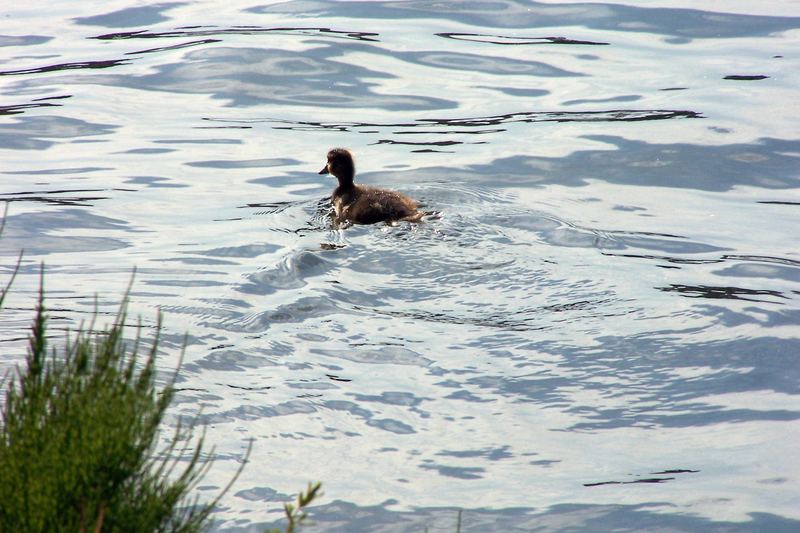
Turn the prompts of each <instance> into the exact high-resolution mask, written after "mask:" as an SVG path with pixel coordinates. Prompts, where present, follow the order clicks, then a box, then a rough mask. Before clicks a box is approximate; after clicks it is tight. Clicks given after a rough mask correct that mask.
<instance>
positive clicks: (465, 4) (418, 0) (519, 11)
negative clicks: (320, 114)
mask: <svg viewBox="0 0 800 533" xmlns="http://www.w3.org/2000/svg"><path fill="white" fill-rule="evenodd" d="M247 11H250V12H252V13H284V14H294V15H302V14H304V13H308V12H314V13H316V14H318V16H327V17H341V18H354V19H358V18H363V17H364V16H369V17H370V18H383V19H405V20H407V19H413V18H425V19H431V18H433V19H441V20H444V21H448V22H451V23H459V24H466V25H469V26H473V27H476V28H520V29H525V30H530V29H531V28H552V27H559V28H561V27H570V26H578V27H585V28H590V29H594V30H606V31H621V32H647V33H650V34H660V35H668V36H671V37H674V38H682V39H703V38H715V39H725V38H737V37H751V36H763V35H770V34H774V33H777V32H781V31H786V30H791V29H796V28H798V27H800V17H777V16H773V17H770V16H756V15H743V14H734V13H719V12H712V11H703V10H700V9H676V8H668V7H664V8H650V7H647V8H644V7H635V6H627V5H620V4H610V3H606V4H588V3H584V4H557V3H555V4H550V3H541V2H523V1H518V0H516V1H515V0H493V1H460V2H433V1H429V0H411V1H400V2H398V1H384V2H369V1H360V2H346V3H342V4H340V3H335V4H331V3H327V2H321V1H313V0H309V1H303V2H288V3H287V2H284V3H279V4H275V5H265V6H258V7H253V8H249V9H248V10H247Z"/></svg>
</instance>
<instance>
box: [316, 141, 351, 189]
mask: <svg viewBox="0 0 800 533" xmlns="http://www.w3.org/2000/svg"><path fill="white" fill-rule="evenodd" d="M319 173H320V174H333V175H334V176H336V177H337V178H338V180H339V184H340V185H345V184H352V183H353V177H354V176H355V174H356V165H355V163H353V154H351V153H350V152H349V151H348V150H346V149H345V148H334V149H333V150H331V151H329V152H328V163H327V164H326V165H325V167H324V168H323V169H322V170H320V171H319Z"/></svg>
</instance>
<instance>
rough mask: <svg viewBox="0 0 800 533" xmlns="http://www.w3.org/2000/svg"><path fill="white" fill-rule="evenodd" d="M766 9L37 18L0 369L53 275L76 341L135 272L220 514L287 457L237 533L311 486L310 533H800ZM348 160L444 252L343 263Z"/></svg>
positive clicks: (789, 288) (4, 145) (785, 57)
mask: <svg viewBox="0 0 800 533" xmlns="http://www.w3.org/2000/svg"><path fill="white" fill-rule="evenodd" d="M749 4H751V3H750V2H727V3H725V4H724V5H723V4H722V3H719V2H713V1H711V0H708V1H704V2H684V1H680V0H675V1H673V2H669V1H664V2H655V1H653V2H637V3H635V5H627V4H621V3H620V4H589V3H574V2H560V3H555V2H553V3H534V2H512V1H510V0H497V1H486V2H438V3H437V2H423V1H409V2H399V1H398V2H339V3H331V2H316V1H297V2H288V3H265V2H261V3H259V2H252V3H251V2H247V1H244V0H239V1H232V2H226V3H219V2H192V3H185V2H172V3H167V2H165V3H160V4H149V5H142V4H140V3H136V2H131V1H128V2H125V1H118V2H92V1H87V2H80V3H76V2H67V1H51V2H47V6H46V9H45V8H44V7H43V6H44V4H40V5H32V6H27V7H26V6H23V5H22V4H19V5H16V6H14V7H12V8H10V9H7V10H6V11H5V13H4V14H5V16H4V17H3V18H2V19H0V57H2V60H0V70H2V72H0V83H1V84H2V94H3V98H2V113H3V114H4V116H3V117H2V121H0V151H1V152H2V161H3V168H2V169H0V172H2V188H1V189H0V194H1V195H2V196H1V197H2V199H4V200H6V201H8V202H9V205H10V207H9V213H8V217H7V224H6V228H5V232H4V234H3V237H2V239H0V247H1V248H0V252H1V253H2V257H3V262H2V265H3V272H4V274H5V275H4V278H6V279H7V278H8V275H9V273H10V271H11V268H12V265H13V263H14V260H15V257H16V254H17V253H18V252H19V250H20V249H22V248H24V249H25V256H24V258H23V261H22V267H21V273H20V275H19V276H18V278H17V280H16V282H15V290H14V291H13V292H12V293H11V294H10V297H9V300H8V301H7V303H6V307H5V309H4V310H3V320H2V324H0V330H1V331H2V340H3V343H2V345H3V347H4V349H3V350H2V352H3V355H2V358H0V366H2V367H3V369H7V368H10V367H12V366H13V365H14V364H16V363H18V362H19V361H20V359H21V357H22V355H23V354H24V339H23V338H22V337H23V336H24V328H25V326H26V324H27V323H28V322H29V320H30V318H31V316H32V309H33V306H34V299H35V293H36V288H37V286H38V268H39V264H40V262H44V263H46V266H47V278H46V282H45V283H46V287H47V290H48V295H49V296H48V301H49V303H50V307H51V325H52V328H53V330H52V332H53V337H54V339H53V342H59V340H60V339H61V338H63V333H62V331H63V330H65V329H68V328H75V327H76V326H77V325H79V324H80V323H81V322H82V321H85V320H87V319H88V318H89V317H90V316H91V314H92V312H93V311H94V309H95V307H96V308H97V309H98V311H99V312H100V313H101V315H102V316H103V317H105V319H107V320H110V319H111V316H113V313H114V312H115V309H116V305H117V303H118V301H119V298H120V297H121V295H122V294H123V292H124V290H125V287H126V285H127V283H128V280H129V278H130V274H131V270H132V269H133V268H134V267H136V268H137V273H136V280H135V284H134V288H133V292H132V296H131V298H132V302H131V311H132V314H133V315H134V316H136V315H141V316H142V326H143V327H144V328H145V329H146V330H150V329H152V327H153V326H154V324H155V320H156V312H157V310H158V309H160V310H162V311H163V313H164V315H165V323H166V332H165V340H164V344H163V351H164V354H163V356H162V358H161V360H160V367H161V368H162V369H163V370H165V371H167V370H169V369H171V368H173V367H174V366H175V365H176V364H177V361H178V357H179V354H180V346H181V344H182V342H183V335H184V333H185V332H188V334H189V337H188V347H187V350H186V354H185V357H184V365H183V367H182V369H181V373H180V377H179V383H178V386H179V387H180V389H181V392H180V394H179V395H178V401H177V402H176V405H175V406H174V409H173V412H172V415H173V422H171V423H174V417H175V416H177V415H179V414H187V415H192V414H196V413H197V412H198V411H199V410H200V409H202V418H203V421H205V422H206V423H207V424H208V429H207V441H208V443H209V444H211V445H213V446H215V448H216V456H217V458H216V462H215V464H214V468H213V469H212V470H211V472H210V474H209V475H208V477H207V478H206V479H205V481H204V483H203V484H202V486H201V487H200V488H199V490H200V491H201V493H202V494H206V495H209V496H211V495H213V494H215V493H216V491H218V490H219V488H220V487H222V486H224V485H225V483H227V481H228V479H229V478H230V476H231V475H232V473H233V472H234V471H235V470H236V469H237V468H238V466H239V464H240V462H241V460H242V457H243V455H244V453H245V449H246V447H247V443H248V440H249V439H253V441H254V444H253V446H254V447H253V454H252V457H251V462H250V464H249V465H248V466H247V468H246V469H245V471H244V473H243V475H242V476H241V478H240V479H239V481H238V482H237V483H236V485H235V486H234V487H233V489H232V490H231V491H230V493H229V494H228V495H227V496H226V497H225V498H224V499H223V501H222V502H221V506H220V507H221V508H220V510H219V512H217V513H216V514H215V517H216V519H217V522H216V526H215V527H216V528H217V529H218V530H219V531H260V530H261V529H262V528H263V527H264V525H266V524H274V523H277V521H278V520H279V519H280V516H281V510H280V503H281V502H283V501H287V500H288V499H289V498H290V497H291V495H292V494H294V493H295V492H296V491H297V490H299V489H301V488H302V487H304V485H305V483H306V481H311V480H321V481H323V483H324V491H325V496H324V497H323V499H322V500H321V501H320V505H319V506H318V507H316V508H315V509H314V511H313V516H314V519H315V525H313V526H311V527H309V528H308V531H347V532H358V531H370V532H372V531H385V532H399V531H409V532H422V531H426V530H427V531H431V532H433V531H445V532H452V531H455V530H456V527H457V526H456V524H457V520H458V512H457V510H458V509H461V510H462V514H461V521H462V531H504V532H505V531H532V530H534V529H536V530H563V529H569V530H586V531H609V530H612V529H615V528H616V529H622V530H641V529H660V530H680V531H685V530H697V531H708V530H720V529H725V528H727V529H726V530H735V531H739V530H742V531H780V530H786V531H796V530H798V529H800V507H798V506H797V502H798V501H800V490H798V486H799V485H798V478H799V477H800V461H799V460H798V459H800V457H798V447H797V442H798V438H799V437H800V425H798V419H799V418H800V401H798V394H800V370H799V369H800V365H798V361H797V358H798V353H800V327H799V326H800V253H798V248H797V235H798V234H800V216H799V215H800V212H799V211H798V209H799V208H798V205H800V179H799V178H800V130H798V127H797V124H798V119H799V118H800V108H798V106H797V103H796V102H797V87H798V85H799V84H800V75H798V72H800V68H798V67H800V62H799V61H798V51H799V50H800V47H799V45H800V9H798V7H797V5H796V4H795V3H792V2H788V1H784V2H770V3H768V4H763V5H761V4H759V5H758V6H755V5H749ZM723 8H724V9H725V10H726V11H727V12H721V11H720V10H721V9H723ZM726 78H727V79H726ZM333 146H347V147H349V148H351V149H352V150H353V151H354V153H355V154H356V164H357V167H358V169H359V179H360V180H361V181H362V182H364V183H370V184H379V185H384V186H390V187H392V188H395V189H397V190H400V191H402V192H404V193H407V194H409V195H411V196H413V197H415V198H417V199H418V200H419V201H420V202H421V203H422V204H423V205H424V207H425V209H427V210H430V211H436V212H438V213H439V214H440V217H439V218H437V217H430V218H429V220H427V221H426V222H425V223H423V224H420V225H409V224H400V225H398V226H396V227H388V226H381V225H375V226H366V227H351V228H348V229H346V230H344V231H337V230H335V229H333V228H332V227H331V225H330V222H329V220H328V218H327V214H328V210H329V205H328V204H327V203H326V197H327V195H328V194H329V193H330V190H331V189H332V182H331V180H330V178H329V177H326V176H319V175H317V173H316V172H317V171H318V170H319V168H321V166H322V165H323V163H324V156H325V152H326V151H327V150H328V149H329V148H330V147H333ZM94 294H97V295H98V296H97V300H95V299H94V298H93V295H94Z"/></svg>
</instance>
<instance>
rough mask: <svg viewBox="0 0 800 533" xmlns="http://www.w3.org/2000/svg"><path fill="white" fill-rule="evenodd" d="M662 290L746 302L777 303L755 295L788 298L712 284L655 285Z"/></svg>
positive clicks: (691, 296) (777, 293)
mask: <svg viewBox="0 0 800 533" xmlns="http://www.w3.org/2000/svg"><path fill="white" fill-rule="evenodd" d="M657 288H658V290H660V291H664V292H677V293H680V294H681V295H682V296H686V297H688V298H710V299H712V300H747V301H748V302H763V303H778V302H771V301H769V300H764V299H761V298H755V296H774V297H775V298H783V299H784V300H788V299H789V297H788V296H784V295H783V293H782V292H780V291H772V290H765V289H745V288H742V287H716V286H713V285H682V284H674V283H673V284H672V285H669V286H667V287H657Z"/></svg>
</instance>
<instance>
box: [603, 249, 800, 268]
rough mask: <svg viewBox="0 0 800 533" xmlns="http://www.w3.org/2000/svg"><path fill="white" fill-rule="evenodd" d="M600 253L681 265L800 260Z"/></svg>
mask: <svg viewBox="0 0 800 533" xmlns="http://www.w3.org/2000/svg"><path fill="white" fill-rule="evenodd" d="M601 253H602V254H603V255H605V256H609V257H629V258H632V259H655V260H657V261H666V262H667V263H675V264H681V265H710V264H714V263H725V262H726V261H749V262H753V263H771V264H778V265H787V266H793V267H800V261H796V260H794V259H786V258H785V257H773V256H769V255H744V254H724V255H722V256H720V257H713V258H706V259H688V258H683V257H670V256H667V255H654V254H621V253H613V252H601Z"/></svg>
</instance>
